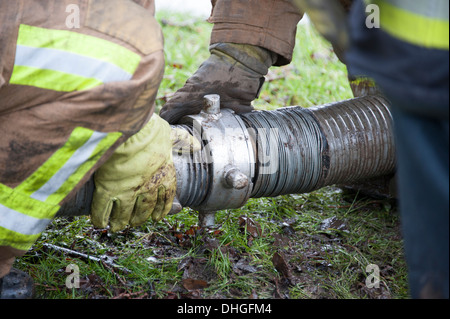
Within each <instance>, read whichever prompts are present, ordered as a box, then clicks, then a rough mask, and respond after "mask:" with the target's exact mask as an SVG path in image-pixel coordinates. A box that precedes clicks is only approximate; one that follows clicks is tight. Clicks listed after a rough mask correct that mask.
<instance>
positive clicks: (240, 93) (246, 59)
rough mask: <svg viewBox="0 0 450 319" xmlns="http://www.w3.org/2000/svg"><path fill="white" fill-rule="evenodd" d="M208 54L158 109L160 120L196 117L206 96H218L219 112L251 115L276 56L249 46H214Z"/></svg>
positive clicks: (169, 120) (228, 44) (171, 120)
mask: <svg viewBox="0 0 450 319" xmlns="http://www.w3.org/2000/svg"><path fill="white" fill-rule="evenodd" d="M210 52H211V56H210V57H209V58H208V59H207V60H206V61H205V62H204V63H203V64H202V65H201V66H200V68H199V69H198V70H197V71H196V72H195V74H194V75H193V76H192V77H190V78H189V79H188V80H187V82H186V84H185V85H184V87H183V88H181V89H179V90H178V91H177V92H176V93H175V95H174V97H173V98H171V99H170V100H169V101H168V102H167V103H166V104H165V105H164V107H163V108H162V109H161V112H160V116H161V117H162V118H163V119H165V120H166V121H168V122H169V123H171V124H175V123H177V122H178V121H179V120H180V119H181V118H182V117H183V116H185V115H190V114H198V113H199V112H200V111H201V109H202V107H203V97H204V96H205V95H208V94H219V95H220V98H221V100H220V101H221V107H222V108H230V109H233V110H234V111H235V112H236V113H244V112H250V111H252V110H253V107H252V106H251V102H252V101H253V100H254V99H255V98H257V96H258V94H259V91H260V89H261V86H262V84H263V83H264V76H265V75H266V74H267V72H268V69H269V67H271V66H272V65H273V64H274V63H275V62H276V59H277V54H275V53H272V52H270V51H268V50H266V49H263V48H261V47H257V46H253V45H249V44H233V43H217V44H214V45H212V46H211V47H210Z"/></svg>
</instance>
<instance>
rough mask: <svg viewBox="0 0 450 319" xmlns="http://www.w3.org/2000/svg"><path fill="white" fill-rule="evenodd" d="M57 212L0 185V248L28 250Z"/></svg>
mask: <svg viewBox="0 0 450 319" xmlns="http://www.w3.org/2000/svg"><path fill="white" fill-rule="evenodd" d="M58 210H59V206H58V205H49V204H46V203H43V202H41V201H38V200H35V199H32V198H29V197H28V196H27V195H25V194H22V193H20V192H18V191H16V190H15V189H11V188H9V187H7V186H5V185H3V184H0V246H11V247H14V248H16V249H20V250H28V249H30V248H31V246H32V245H33V243H34V242H35V241H36V239H37V238H38V237H39V236H40V233H41V232H42V231H43V230H44V229H45V227H46V226H47V225H48V224H49V223H50V222H51V220H52V218H53V217H54V216H55V214H56V213H57V212H58Z"/></svg>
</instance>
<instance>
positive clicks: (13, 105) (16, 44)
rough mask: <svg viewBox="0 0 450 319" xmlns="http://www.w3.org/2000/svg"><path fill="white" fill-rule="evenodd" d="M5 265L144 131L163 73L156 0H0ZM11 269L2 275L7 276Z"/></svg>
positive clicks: (1, 247) (0, 240)
mask: <svg viewBox="0 0 450 319" xmlns="http://www.w3.org/2000/svg"><path fill="white" fill-rule="evenodd" d="M0 34H1V38H0V136H1V138H0V265H7V264H11V262H12V260H13V258H12V257H13V256H19V255H21V254H23V253H24V252H25V251H26V250H28V249H29V248H30V247H31V245H32V244H33V242H34V241H35V240H36V239H37V238H38V237H39V235H40V233H41V232H42V231H43V230H44V229H45V227H46V226H47V225H48V224H49V222H50V221H51V220H52V218H53V216H54V215H55V213H56V212H57V211H58V210H59V208H60V205H61V204H62V203H63V202H64V200H65V199H67V198H68V196H70V194H73V193H75V192H76V191H77V189H78V187H79V186H81V185H82V184H84V183H85V181H86V180H87V179H88V178H89V177H90V176H91V175H92V173H93V172H94V171H95V170H96V169H97V168H98V167H99V166H100V165H101V164H102V163H104V162H105V160H106V159H107V158H108V157H109V156H110V155H111V154H112V153H113V152H114V150H115V149H116V148H117V147H118V146H119V145H120V144H122V142H123V141H124V140H126V139H127V138H128V137H130V136H131V135H133V134H134V133H136V132H137V131H138V130H139V129H141V128H142V127H143V126H144V124H146V123H147V122H148V121H149V119H150V117H151V115H152V113H153V109H154V107H153V106H154V101H155V97H156V93H157V90H158V87H159V84H160V82H161V80H162V75H163V71H164V55H163V37H162V32H161V30H160V27H159V25H158V23H157V21H156V20H155V19H154V4H153V1H149V0H136V1H131V0H96V1H84V0H66V1H64V0H63V1H61V0H18V1H0ZM5 271H7V269H6V270H5V269H1V266H0V277H1V276H2V275H4V273H5Z"/></svg>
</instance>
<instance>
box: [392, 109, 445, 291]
mask: <svg viewBox="0 0 450 319" xmlns="http://www.w3.org/2000/svg"><path fill="white" fill-rule="evenodd" d="M393 105H394V108H393V117H394V123H395V136H396V147H397V152H398V190H399V205H400V211H401V218H402V227H403V235H404V243H405V255H406V259H407V263H408V267H409V281H410V291H411V297H413V298H449V294H448V287H449V278H448V273H449V262H448V261H449V257H448V256H449V121H448V119H442V120H440V119H433V118H424V117H422V116H417V115H414V114H412V113H408V112H405V111H403V110H400V109H399V108H395V102H393ZM424 107H426V106H424ZM445 107H447V106H445Z"/></svg>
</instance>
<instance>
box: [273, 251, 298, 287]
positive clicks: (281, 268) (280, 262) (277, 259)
mask: <svg viewBox="0 0 450 319" xmlns="http://www.w3.org/2000/svg"><path fill="white" fill-rule="evenodd" d="M272 263H273V265H274V266H275V269H276V270H277V271H278V272H279V273H280V274H281V275H282V276H283V277H284V278H286V279H287V280H288V281H289V283H290V284H292V285H295V284H296V281H297V280H296V278H295V277H294V276H293V275H292V272H291V268H290V267H289V265H288V263H287V262H286V260H285V259H284V257H283V256H282V255H281V254H280V253H278V252H276V253H275V254H274V255H273V257H272Z"/></svg>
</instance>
